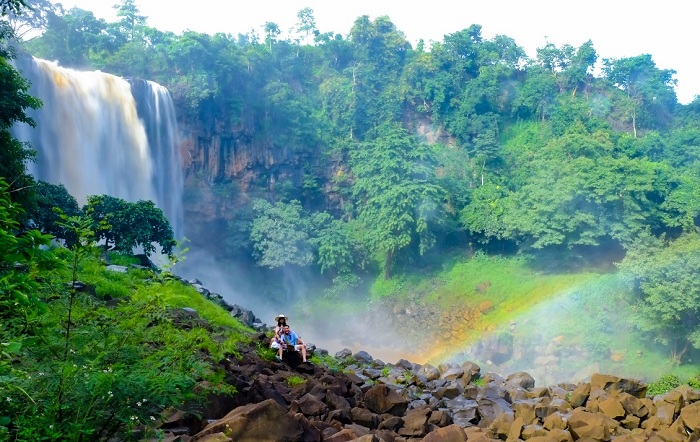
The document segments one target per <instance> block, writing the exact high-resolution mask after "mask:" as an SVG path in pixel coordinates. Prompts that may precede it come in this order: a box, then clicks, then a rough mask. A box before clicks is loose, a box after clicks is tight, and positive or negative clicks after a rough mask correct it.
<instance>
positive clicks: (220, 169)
mask: <svg viewBox="0 0 700 442" xmlns="http://www.w3.org/2000/svg"><path fill="white" fill-rule="evenodd" d="M180 135H181V149H182V158H183V159H184V170H185V191H184V198H183V200H184V201H183V203H184V212H185V219H186V232H185V235H186V236H187V237H188V238H189V239H190V240H191V241H192V242H193V243H195V244H200V245H205V244H206V245H211V244H216V245H222V243H223V241H224V238H225V236H226V229H227V224H228V223H229V222H230V221H231V220H233V219H235V216H236V215H235V209H236V208H238V207H241V206H243V205H244V204H245V203H246V202H248V200H249V199H250V195H249V191H250V190H256V191H259V190H261V189H263V190H264V189H271V188H272V187H273V186H274V184H275V183H277V182H278V181H284V180H291V181H292V182H294V183H295V184H298V183H300V182H301V179H302V176H303V165H304V164H305V163H306V162H308V161H310V160H308V159H303V158H301V157H300V156H299V155H297V154H296V153H295V152H294V150H293V149H292V148H290V147H288V146H276V145H274V144H273V143H272V142H270V140H269V139H266V138H264V137H261V136H256V134H251V133H250V132H248V131H245V130H243V129H241V128H240V127H233V126H230V125H223V124H218V123H216V122H215V121H207V119H201V120H198V121H192V120H187V119H181V120H180Z"/></svg>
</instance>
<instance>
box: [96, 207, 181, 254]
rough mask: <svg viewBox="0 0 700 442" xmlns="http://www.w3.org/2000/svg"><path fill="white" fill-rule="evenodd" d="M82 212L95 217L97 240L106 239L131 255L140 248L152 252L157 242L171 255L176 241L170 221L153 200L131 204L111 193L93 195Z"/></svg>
mask: <svg viewBox="0 0 700 442" xmlns="http://www.w3.org/2000/svg"><path fill="white" fill-rule="evenodd" d="M83 212H85V214H87V215H88V216H89V217H90V218H91V219H92V222H93V231H94V232H95V235H96V240H97V241H100V240H104V241H105V245H106V246H107V247H110V245H112V247H113V249H114V250H115V251H117V252H120V253H126V254H128V253H132V252H133V249H134V248H135V247H141V248H142V249H143V252H144V253H145V254H146V255H150V254H151V253H153V252H155V251H156V248H155V246H154V243H156V244H159V245H160V247H161V252H162V253H165V254H167V255H171V254H172V250H173V247H175V245H176V244H177V242H176V241H175V239H174V238H173V229H172V227H171V225H170V222H169V221H168V219H167V218H166V217H165V215H163V211H162V210H161V209H159V208H158V207H156V205H155V204H154V203H153V201H143V200H141V201H137V202H135V203H129V202H126V201H124V200H123V199H121V198H116V197H113V196H109V195H92V196H89V197H88V203H87V205H86V206H85V207H83Z"/></svg>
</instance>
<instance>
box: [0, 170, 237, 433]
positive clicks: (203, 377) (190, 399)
mask: <svg viewBox="0 0 700 442" xmlns="http://www.w3.org/2000/svg"><path fill="white" fill-rule="evenodd" d="M8 189H9V186H8V185H7V184H6V183H5V182H4V180H3V179H1V178H0V244H2V247H0V319H1V321H0V332H1V334H2V336H3V342H2V343H1V345H2V352H0V391H1V392H2V396H3V401H2V402H1V403H0V437H1V438H2V439H5V438H10V439H12V440H18V441H25V440H26V441H29V440H37V439H43V440H75V441H80V440H108V439H111V438H113V437H115V436H116V437H118V438H120V439H122V440H130V439H136V438H139V437H140V436H139V434H143V429H144V428H145V430H146V433H147V432H148V431H149V430H148V429H149V428H152V426H153V424H154V423H155V421H156V420H157V419H158V418H159V416H160V413H161V412H162V411H163V410H165V409H166V408H167V407H170V406H179V407H183V406H186V405H187V404H190V405H189V406H192V404H194V403H195V402H196V401H198V400H203V399H204V398H205V397H206V395H207V394H208V392H211V391H219V392H223V393H229V394H231V393H234V389H233V388H232V387H230V386H228V385H227V384H225V383H223V382H222V376H221V375H220V374H219V373H218V372H217V368H216V363H217V362H218V361H220V360H222V359H223V358H224V357H226V356H227V355H231V354H233V353H235V351H236V347H237V344H238V343H239V342H240V341H241V340H243V339H246V338H245V334H244V333H243V332H244V331H245V328H244V327H243V326H242V325H241V324H240V323H239V322H238V321H236V320H235V319H233V318H231V317H230V316H228V315H227V314H226V312H225V311H224V310H223V309H222V308H220V307H218V306H216V305H214V304H212V303H211V302H209V301H207V300H205V299H204V298H203V297H202V296H201V295H200V294H199V293H198V292H196V291H195V290H194V289H193V288H191V287H185V286H183V285H182V284H180V283H177V282H174V281H165V282H161V278H160V277H159V275H157V274H154V273H153V272H151V271H145V270H132V271H130V272H129V273H126V274H118V273H114V272H110V271H107V270H106V269H105V267H104V265H103V264H102V262H101V261H100V260H99V258H98V256H99V255H98V253H99V252H98V249H97V248H96V247H95V243H94V242H93V239H94V234H93V232H92V231H91V230H90V228H91V225H92V221H91V220H90V219H89V218H87V217H80V216H72V217H69V216H66V215H63V217H62V222H61V225H62V226H63V227H64V228H65V229H66V231H67V232H70V234H71V235H72V237H73V238H75V241H74V242H73V244H72V246H71V248H70V249H64V248H58V249H53V248H49V247H48V245H49V240H50V237H49V236H47V235H42V234H41V233H40V232H39V231H36V230H32V231H28V232H25V233H23V234H19V235H18V234H15V233H14V232H18V226H19V223H18V221H17V219H19V218H21V212H22V211H21V209H19V208H18V207H17V206H16V205H13V204H12V202H11V200H10V197H9V190H8ZM112 299H114V300H117V301H118V302H116V303H111V304H110V303H107V302H105V301H107V300H112ZM182 307H190V308H195V309H196V311H197V317H192V316H190V315H189V313H188V312H187V311H185V310H183V309H182ZM199 318H201V319H199ZM183 324H187V327H183ZM208 327H212V328H211V329H208ZM203 381H204V382H203ZM195 386H197V388H194V387H195ZM136 428H141V429H142V430H141V431H142V432H141V433H132V431H133V430H134V429H136Z"/></svg>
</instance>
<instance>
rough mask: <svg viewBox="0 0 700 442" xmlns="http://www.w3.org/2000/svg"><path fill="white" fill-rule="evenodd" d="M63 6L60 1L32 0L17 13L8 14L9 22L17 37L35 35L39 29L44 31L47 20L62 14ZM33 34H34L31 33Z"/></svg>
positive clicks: (20, 38)
mask: <svg viewBox="0 0 700 442" xmlns="http://www.w3.org/2000/svg"><path fill="white" fill-rule="evenodd" d="M63 12H64V11H63V6H61V4H60V3H56V4H54V3H51V2H50V1H49V0H32V2H31V6H28V7H27V8H25V9H23V10H22V11H21V12H19V13H10V14H9V23H10V27H11V28H12V31H13V32H14V35H15V37H16V38H17V39H19V40H23V39H24V38H25V37H28V36H31V37H32V38H34V37H36V36H37V34H38V33H39V32H40V31H44V30H45V29H46V28H47V26H48V24H49V20H50V19H51V18H53V17H55V16H57V15H61V14H63ZM31 34H35V35H31Z"/></svg>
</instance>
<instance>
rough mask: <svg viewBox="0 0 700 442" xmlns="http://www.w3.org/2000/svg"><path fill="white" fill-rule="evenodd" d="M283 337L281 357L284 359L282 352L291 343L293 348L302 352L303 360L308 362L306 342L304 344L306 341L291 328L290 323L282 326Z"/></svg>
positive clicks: (280, 350)
mask: <svg viewBox="0 0 700 442" xmlns="http://www.w3.org/2000/svg"><path fill="white" fill-rule="evenodd" d="M280 337H281V338H282V346H281V347H280V349H279V359H280V360H281V359H282V352H283V351H284V349H285V348H287V346H289V345H291V346H292V348H293V349H294V350H296V351H300V352H301V359H302V361H303V362H306V344H304V341H303V340H302V339H301V338H300V337H299V335H297V334H296V333H295V332H294V331H292V329H290V328H289V326H288V325H286V324H285V325H284V326H283V327H282V334H281V335H280Z"/></svg>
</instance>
